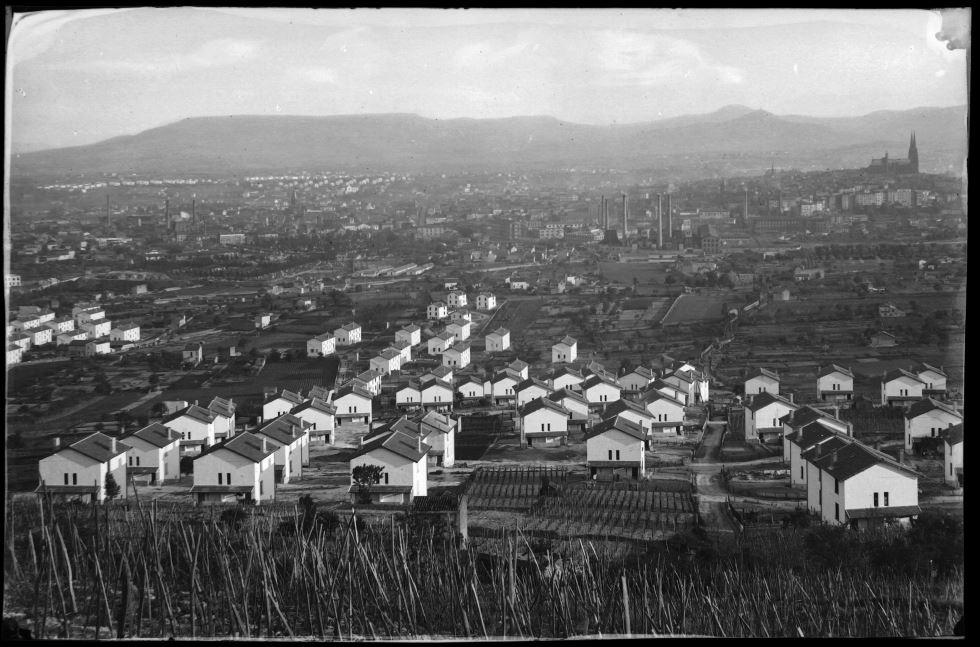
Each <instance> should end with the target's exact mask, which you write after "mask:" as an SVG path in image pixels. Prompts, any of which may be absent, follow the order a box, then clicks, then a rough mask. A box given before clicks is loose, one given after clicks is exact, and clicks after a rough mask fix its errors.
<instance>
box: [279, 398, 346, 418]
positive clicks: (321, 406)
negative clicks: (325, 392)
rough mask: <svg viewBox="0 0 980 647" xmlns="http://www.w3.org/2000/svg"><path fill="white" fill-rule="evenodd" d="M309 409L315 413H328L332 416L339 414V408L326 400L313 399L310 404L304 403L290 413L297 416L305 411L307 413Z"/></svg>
mask: <svg viewBox="0 0 980 647" xmlns="http://www.w3.org/2000/svg"><path fill="white" fill-rule="evenodd" d="M307 409H313V410H314V411H322V412H323V413H328V414H330V415H333V414H335V413H337V407H335V406H333V405H332V404H330V403H329V402H327V401H326V400H321V399H320V398H313V399H312V400H310V401H308V402H304V403H303V404H298V405H296V406H295V407H293V408H292V409H290V411H289V413H291V414H293V415H296V414H297V413H301V412H303V411H306V410H307Z"/></svg>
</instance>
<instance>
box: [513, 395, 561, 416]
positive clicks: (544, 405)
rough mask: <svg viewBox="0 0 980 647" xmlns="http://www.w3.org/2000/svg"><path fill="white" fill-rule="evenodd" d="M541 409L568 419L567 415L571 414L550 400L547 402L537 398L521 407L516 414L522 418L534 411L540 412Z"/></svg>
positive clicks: (545, 399)
mask: <svg viewBox="0 0 980 647" xmlns="http://www.w3.org/2000/svg"><path fill="white" fill-rule="evenodd" d="M541 409H548V410H550V411H554V412H555V413H557V414H560V415H562V416H565V417H568V415H569V414H570V413H571V412H570V411H569V410H568V409H566V408H565V407H563V406H561V405H560V404H558V403H556V402H554V401H552V400H549V399H548V398H537V399H534V400H531V401H530V402H528V403H527V404H525V405H524V406H523V407H521V409H520V411H519V412H518V414H519V415H520V416H521V417H522V418H523V417H525V416H527V415H530V414H532V413H534V412H535V411H540V410H541Z"/></svg>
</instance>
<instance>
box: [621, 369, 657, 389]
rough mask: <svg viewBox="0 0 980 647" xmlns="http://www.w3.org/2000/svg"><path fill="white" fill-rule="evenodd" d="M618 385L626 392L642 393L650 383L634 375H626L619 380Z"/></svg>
mask: <svg viewBox="0 0 980 647" xmlns="http://www.w3.org/2000/svg"><path fill="white" fill-rule="evenodd" d="M619 383H620V385H622V387H623V388H624V389H625V390H627V391H643V390H644V389H646V388H647V387H648V386H649V385H650V381H649V380H647V379H646V378H645V377H641V376H639V375H637V374H636V373H627V374H626V375H624V376H623V377H621V378H619Z"/></svg>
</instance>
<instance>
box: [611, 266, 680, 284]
mask: <svg viewBox="0 0 980 647" xmlns="http://www.w3.org/2000/svg"><path fill="white" fill-rule="evenodd" d="M668 267H670V263H616V262H610V261H603V262H601V263H599V269H598V271H597V273H598V274H599V275H600V276H602V277H603V278H605V279H607V280H609V281H615V282H618V283H624V284H626V285H633V279H636V280H637V282H638V283H639V284H640V285H649V284H654V285H663V282H664V279H665V278H666V277H667V268H668ZM675 289H676V288H675Z"/></svg>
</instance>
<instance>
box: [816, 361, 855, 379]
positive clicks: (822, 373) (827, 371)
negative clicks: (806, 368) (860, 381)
mask: <svg viewBox="0 0 980 647" xmlns="http://www.w3.org/2000/svg"><path fill="white" fill-rule="evenodd" d="M835 371H836V372H838V373H842V374H844V375H846V376H847V377H850V378H853V377H854V373H852V372H851V369H849V368H844V367H843V366H838V365H837V364H831V365H829V366H824V367H822V368H821V369H820V373H819V374H818V376H819V377H823V376H825V375H830V374H831V373H833V372H835Z"/></svg>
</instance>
